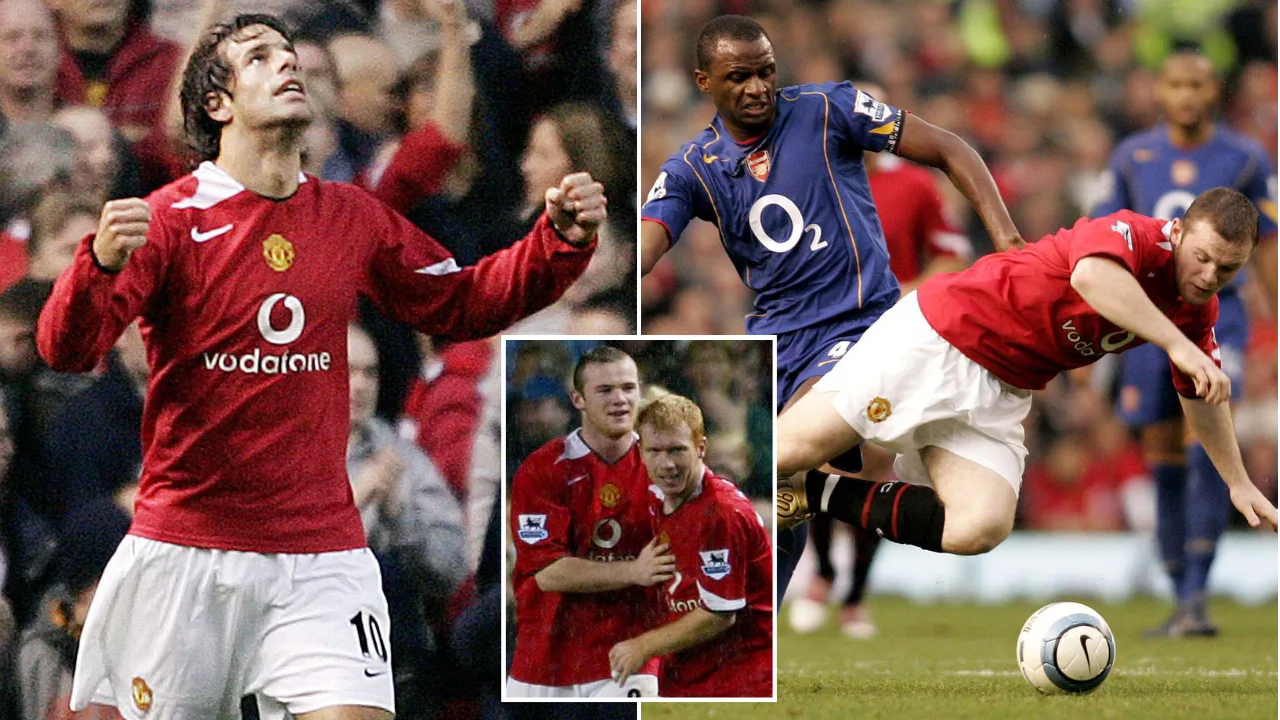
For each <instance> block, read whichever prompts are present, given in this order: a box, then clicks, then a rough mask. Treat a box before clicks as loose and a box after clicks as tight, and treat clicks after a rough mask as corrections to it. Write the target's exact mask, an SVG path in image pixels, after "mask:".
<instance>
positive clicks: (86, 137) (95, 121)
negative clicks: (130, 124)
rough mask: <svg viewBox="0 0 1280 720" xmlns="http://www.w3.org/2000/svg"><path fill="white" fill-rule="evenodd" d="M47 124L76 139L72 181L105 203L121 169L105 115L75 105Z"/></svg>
mask: <svg viewBox="0 0 1280 720" xmlns="http://www.w3.org/2000/svg"><path fill="white" fill-rule="evenodd" d="M50 122H51V123H52V124H53V125H54V126H55V127H60V128H63V129H65V130H67V131H68V132H70V133H71V134H72V135H74V136H75V138H76V176H75V177H74V178H73V179H72V182H73V183H80V184H81V185H82V188H80V189H81V190H82V191H83V192H85V193H87V194H90V195H101V196H102V197H100V198H99V199H100V200H105V199H106V197H105V196H106V193H107V192H108V191H110V190H111V187H112V186H113V185H114V183H115V179H116V173H117V172H119V170H120V158H119V156H118V155H116V148H115V135H114V134H113V132H112V128H111V121H110V120H108V119H107V116H106V113H104V112H102V111H101V110H99V109H97V108H93V107H88V106H86V105H76V106H71V107H65V108H62V109H61V110H59V111H58V112H56V113H54V115H53V118H52V119H51V120H50Z"/></svg>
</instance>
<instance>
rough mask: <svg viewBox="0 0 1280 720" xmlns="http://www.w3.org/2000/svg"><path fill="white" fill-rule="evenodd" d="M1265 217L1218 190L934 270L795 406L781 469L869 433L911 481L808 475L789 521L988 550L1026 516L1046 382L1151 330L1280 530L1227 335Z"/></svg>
mask: <svg viewBox="0 0 1280 720" xmlns="http://www.w3.org/2000/svg"><path fill="white" fill-rule="evenodd" d="M1258 227H1259V225H1258V210H1257V208H1256V207H1255V206H1254V204H1253V202H1252V201H1250V200H1249V199H1248V198H1247V197H1245V196H1244V195H1243V194H1241V193H1240V192H1238V191H1236V190H1232V189H1230V188H1214V189H1212V190H1208V191H1206V192H1204V193H1202V194H1201V195H1200V196H1199V197H1197V198H1196V200H1195V202H1193V203H1192V204H1191V207H1190V208H1188V210H1187V212H1186V215H1185V216H1184V217H1183V218H1182V219H1180V220H1169V221H1165V220H1160V219H1157V218H1150V217H1146V216H1143V215H1138V214H1137V213H1134V212H1131V211H1128V210H1124V211H1121V212H1118V213H1114V214H1111V215H1107V216H1104V217H1101V218H1097V219H1093V220H1091V219H1087V218H1086V219H1082V220H1080V221H1078V222H1077V223H1076V224H1075V226H1073V227H1072V228H1069V229H1063V230H1060V231H1058V232H1057V233H1055V234H1054V235H1051V236H1047V237H1045V238H1042V239H1041V240H1040V241H1039V242H1035V243H1032V244H1029V245H1027V246H1026V247H1024V248H1022V249H1021V250H1019V251H1017V252H1013V253H1000V254H998V255H990V256H987V257H984V258H983V259H981V260H979V261H978V262H977V263H975V264H974V265H973V267H971V268H969V269H968V270H966V271H964V272H960V273H953V274H950V275H944V276H938V277H935V278H932V279H930V280H929V281H927V282H925V283H924V284H923V285H921V287H920V290H918V291H917V292H916V293H914V294H913V295H911V296H908V297H906V298H903V300H902V302H900V303H899V304H898V305H896V306H894V308H893V309H891V310H889V311H888V312H887V313H885V315H884V316H883V317H882V318H881V319H880V320H879V321H877V322H876V324H875V325H874V326H872V328H871V329H870V330H868V332H867V334H866V335H865V336H864V337H863V339H862V341H861V342H859V343H858V344H857V345H856V346H855V347H854V348H853V349H852V350H851V351H850V352H849V354H848V355H846V356H845V358H843V359H842V360H841V361H840V363H839V364H838V365H837V367H836V368H835V369H833V370H832V371H831V373H830V374H829V375H827V378H826V379H824V380H822V381H820V382H819V383H818V385H817V386H815V388H814V389H815V392H813V393H810V394H809V395H808V396H806V397H805V398H804V399H802V400H801V401H800V402H799V403H797V405H796V406H795V407H794V408H793V409H791V410H789V411H788V412H785V413H783V414H782V416H781V417H780V418H779V420H778V460H777V462H778V476H779V477H782V478H786V477H789V476H790V475H791V474H792V473H795V472H796V471H799V470H804V469H806V468H812V467H816V466H818V465H820V464H821V463H823V462H825V461H826V460H827V459H829V458H831V457H835V456H836V455H838V454H839V453H841V452H843V451H845V450H847V449H848V448H849V447H852V446H853V445H854V444H855V443H858V442H861V441H863V440H869V441H871V442H874V443H877V444H879V445H882V446H884V447H887V448H888V449H890V450H893V451H895V452H897V453H898V459H897V460H896V461H895V463H894V469H895V470H896V471H897V476H898V477H899V478H900V479H902V480H903V482H894V483H873V482H870V481H866V480H859V479H854V478H835V477H832V478H829V479H828V480H827V482H826V483H822V484H818V483H813V484H812V486H805V485H803V484H802V486H801V487H798V488H795V489H794V490H790V491H787V492H785V493H780V497H779V502H778V506H779V514H780V519H784V520H785V522H787V523H788V524H795V523H796V522H798V521H800V520H801V519H803V518H804V517H805V516H806V515H807V514H808V511H809V509H810V508H813V509H815V510H817V509H821V510H822V511H824V512H830V513H832V514H834V515H835V516H836V517H838V518H840V519H841V520H845V521H846V522H850V523H856V524H858V525H860V526H862V527H864V528H868V529H871V530H873V531H874V532H876V533H877V534H880V535H882V536H884V537H886V538H888V539H889V540H892V541H895V542H901V543H907V544H911V545H917V546H919V547H922V548H925V549H926V550H932V551H935V552H948V553H956V554H962V555H969V554H977V553H983V552H987V551H989V550H991V549H992V548H994V547H995V546H996V545H998V544H999V543H1000V542H1001V541H1003V540H1004V538H1005V537H1007V536H1008V534H1009V531H1010V530H1011V529H1012V527H1013V519H1014V511H1015V509H1016V506H1017V496H1018V489H1019V487H1020V486H1021V483H1022V472H1023V469H1024V467H1025V460H1026V454H1027V450H1026V448H1025V447H1024V446H1023V444H1022V438H1023V431H1022V424H1021V423H1022V420H1023V418H1025V417H1026V415H1027V412H1028V411H1029V410H1030V407H1031V391H1032V390H1037V389H1040V388H1043V387H1044V386H1045V384H1046V383H1048V382H1049V381H1050V380H1052V379H1053V378H1054V377H1055V376H1056V375H1057V374H1058V373H1060V372H1062V371H1064V370H1070V369H1072V368H1077V367H1083V366H1085V365H1089V364H1091V363H1093V362H1095V361H1097V360H1098V359H1099V358H1101V357H1102V356H1103V355H1105V354H1107V353H1118V352H1123V351H1124V350H1127V349H1129V348H1132V347H1135V346H1137V345H1141V344H1142V343H1144V342H1151V343H1154V344H1156V345H1159V346H1160V347H1161V348H1163V349H1164V350H1165V351H1166V352H1168V354H1169V360H1170V369H1171V371H1172V373H1173V380H1174V385H1175V387H1176V388H1177V391H1178V394H1179V396H1180V400H1181V404H1182V410H1183V413H1184V414H1185V415H1186V417H1187V419H1188V420H1189V422H1190V425H1191V427H1192V429H1193V430H1194V431H1195V433H1196V435H1197V436H1198V437H1199V439H1200V441H1201V443H1203V445H1204V447H1205V449H1206V450H1207V451H1208V453H1209V457H1211V458H1212V459H1213V462H1214V465H1215V466H1217V468H1218V470H1219V472H1221V474H1222V477H1223V479H1224V480H1225V482H1226V483H1227V486H1228V488H1229V492H1230V496H1231V502H1232V504H1233V505H1235V507H1236V509H1237V510H1239V511H1240V513H1241V514H1243V515H1244V516H1245V519H1246V520H1248V522H1249V524H1250V525H1251V526H1253V527H1258V526H1260V525H1262V526H1267V527H1270V528H1271V529H1273V530H1274V529H1275V527H1276V509H1275V507H1274V506H1272V505H1271V503H1270V502H1268V501H1267V499H1266V498H1265V497H1264V496H1263V494H1262V493H1261V492H1260V491H1259V490H1258V488H1257V487H1256V486H1255V485H1254V484H1253V482H1251V481H1250V479H1249V476H1248V474H1247V473H1246V471H1245V468H1244V464H1243V462H1242V460H1241V458H1240V448H1239V445H1238V444H1237V443H1236V439H1235V432H1234V430H1233V428H1232V422H1231V411H1230V407H1229V405H1228V404H1227V400H1228V399H1229V398H1230V395H1231V381H1230V379H1229V378H1228V377H1227V375H1226V374H1225V373H1224V372H1223V371H1222V369H1221V367H1220V362H1221V361H1220V354H1219V352H1218V347H1217V340H1216V338H1215V337H1214V332H1213V327H1214V323H1215V321H1216V320H1217V316H1218V300H1217V297H1216V295H1217V292H1218V291H1219V290H1220V289H1222V288H1223V287H1224V286H1225V285H1226V284H1227V283H1229V282H1230V281H1231V280H1232V278H1234V277H1235V275H1236V273H1238V272H1239V271H1240V268H1241V267H1242V266H1243V265H1244V263H1245V262H1246V261H1247V260H1248V259H1249V256H1250V254H1251V253H1252V252H1253V250H1254V248H1255V247H1256V245H1257V242H1258ZM930 486H932V487H930ZM783 496H785V497H783Z"/></svg>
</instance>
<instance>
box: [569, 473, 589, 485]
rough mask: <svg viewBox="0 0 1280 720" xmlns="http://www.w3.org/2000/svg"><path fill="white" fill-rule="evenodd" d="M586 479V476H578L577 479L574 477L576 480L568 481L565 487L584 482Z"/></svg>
mask: <svg viewBox="0 0 1280 720" xmlns="http://www.w3.org/2000/svg"><path fill="white" fill-rule="evenodd" d="M588 477H589V476H588V475H579V476H578V477H576V478H574V479H572V480H570V481H569V482H568V483H566V484H567V485H573V484H574V483H577V482H580V481H582V480H586V479H587V478H588Z"/></svg>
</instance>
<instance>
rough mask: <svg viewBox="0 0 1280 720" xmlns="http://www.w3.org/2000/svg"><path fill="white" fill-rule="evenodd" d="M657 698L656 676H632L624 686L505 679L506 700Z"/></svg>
mask: <svg viewBox="0 0 1280 720" xmlns="http://www.w3.org/2000/svg"><path fill="white" fill-rule="evenodd" d="M657 696H658V677H657V676H656V675H632V676H631V677H629V678H627V682H626V683H625V684H622V685H619V684H618V683H616V682H614V681H613V680H597V681H595V682H589V683H580V684H578V685H564V686H553V685H531V684H529V683H523V682H520V681H519V680H516V679H514V678H510V677H508V678H507V697H508V698H641V697H657Z"/></svg>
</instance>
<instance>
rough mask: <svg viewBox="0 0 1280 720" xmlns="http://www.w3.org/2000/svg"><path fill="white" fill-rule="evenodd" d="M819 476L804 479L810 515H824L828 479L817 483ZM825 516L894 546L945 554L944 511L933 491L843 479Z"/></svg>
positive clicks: (837, 482)
mask: <svg viewBox="0 0 1280 720" xmlns="http://www.w3.org/2000/svg"><path fill="white" fill-rule="evenodd" d="M817 474H818V473H814V472H810V473H809V475H808V476H807V477H806V479H805V493H806V495H807V496H808V499H809V511H810V512H821V511H822V494H823V492H824V488H825V485H826V480H827V479H826V477H825V476H823V477H822V479H821V480H818V479H817V478H815V477H814V476H815V475H817ZM826 512H827V513H829V514H830V515H831V516H832V517H834V518H836V519H837V520H843V521H845V522H847V523H849V524H850V525H857V526H858V527H861V528H866V529H867V530H869V531H871V532H874V533H875V534H877V535H879V536H880V537H882V538H886V539H889V540H892V541H893V542H897V543H903V544H904V545H915V546H916V547H919V548H924V549H925V550H930V551H933V552H942V525H943V522H944V519H945V510H944V508H943V507H942V501H941V500H939V499H938V494H937V493H936V492H934V491H933V488H928V487H924V486H923V485H912V484H910V483H904V482H888V483H878V482H871V481H870V480H863V479H861V478H846V477H842V478H839V479H838V480H836V482H835V487H834V488H833V489H832V491H831V497H830V498H829V499H828V500H827V509H826Z"/></svg>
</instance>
